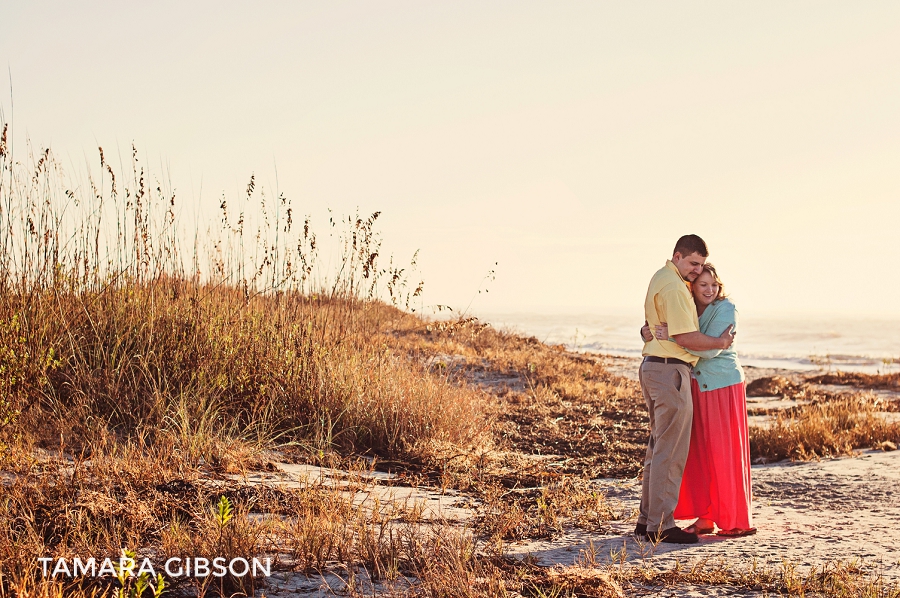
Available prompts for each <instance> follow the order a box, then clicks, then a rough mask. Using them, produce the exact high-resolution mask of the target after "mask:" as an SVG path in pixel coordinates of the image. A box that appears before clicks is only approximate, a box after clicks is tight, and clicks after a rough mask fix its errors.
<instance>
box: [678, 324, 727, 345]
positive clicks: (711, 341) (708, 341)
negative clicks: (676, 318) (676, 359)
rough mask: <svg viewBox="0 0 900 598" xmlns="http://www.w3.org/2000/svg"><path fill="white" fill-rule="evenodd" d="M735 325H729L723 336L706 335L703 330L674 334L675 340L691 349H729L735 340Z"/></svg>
mask: <svg viewBox="0 0 900 598" xmlns="http://www.w3.org/2000/svg"><path fill="white" fill-rule="evenodd" d="M733 328H734V327H733V326H728V328H726V329H725V332H723V333H722V335H721V336H706V335H705V334H703V333H702V332H685V333H684V334H673V335H672V338H673V339H675V342H676V343H678V344H679V345H681V346H682V347H684V348H685V349H690V350H691V351H709V350H710V349H727V348H728V347H730V346H731V343H733V342H734V334H733V333H732V332H731V331H732V329H733Z"/></svg>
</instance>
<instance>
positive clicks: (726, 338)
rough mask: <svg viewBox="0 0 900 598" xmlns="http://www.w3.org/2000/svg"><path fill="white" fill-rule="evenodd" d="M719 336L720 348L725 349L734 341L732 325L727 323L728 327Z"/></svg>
mask: <svg viewBox="0 0 900 598" xmlns="http://www.w3.org/2000/svg"><path fill="white" fill-rule="evenodd" d="M719 338H720V339H721V340H722V343H723V344H722V347H721V348H722V349H723V350H724V349H727V348H728V347H730V346H731V343H733V342H734V326H731V325H729V326H728V328H726V329H725V332H723V333H722V334H720V335H719Z"/></svg>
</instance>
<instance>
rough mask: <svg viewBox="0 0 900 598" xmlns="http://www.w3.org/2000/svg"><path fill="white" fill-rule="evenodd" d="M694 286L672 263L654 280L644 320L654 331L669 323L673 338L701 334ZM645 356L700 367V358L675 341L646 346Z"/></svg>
mask: <svg viewBox="0 0 900 598" xmlns="http://www.w3.org/2000/svg"><path fill="white" fill-rule="evenodd" d="M689 286H690V283H688V282H687V281H686V280H685V279H683V278H682V277H681V273H680V272H678V268H676V267H675V264H673V263H672V260H666V265H665V266H664V267H663V268H660V270H659V271H658V272H657V273H656V274H654V275H653V278H651V279H650V287H649V288H648V289H647V298H646V299H644V317H645V318H646V319H647V323H648V324H650V330H651V332H652V331H653V329H654V327H655V326H656V325H657V324H660V323H662V322H666V323H667V324H668V325H669V336H670V337H672V336H675V335H676V334H685V333H687V332H697V331H698V330H700V323H699V321H698V319H697V306H696V305H694V298H693V297H692V296H691V292H690V290H688V289H689ZM642 353H643V355H653V356H656V357H675V358H676V359H680V360H682V361H686V362H688V363H690V364H691V365H696V364H697V361H699V360H700V358H699V357H698V356H696V355H691V354H690V353H688V351H687V350H686V349H684V348H683V347H681V346H679V345H678V344H677V343H673V342H672V341H668V340H665V341H661V340H657V339H656V337H654V338H653V340H651V341H649V342H646V343H644V350H643V352H642Z"/></svg>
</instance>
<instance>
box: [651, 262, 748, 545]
mask: <svg viewBox="0 0 900 598" xmlns="http://www.w3.org/2000/svg"><path fill="white" fill-rule="evenodd" d="M691 294H692V295H693V296H694V303H695V304H696V305H697V315H698V316H699V317H700V332H702V333H703V334H707V335H709V336H718V335H720V334H722V333H723V332H724V331H725V329H726V328H728V327H729V326H732V327H733V330H734V332H737V311H736V310H735V308H734V304H733V303H732V302H731V300H730V299H727V298H726V295H725V287H724V286H723V285H722V281H721V279H719V275H718V274H717V273H716V269H715V267H713V265H712V264H706V265H705V266H703V271H702V272H701V273H700V275H699V276H698V277H697V279H696V280H695V281H694V282H693V283H692V284H691ZM641 336H642V337H643V338H644V340H650V338H651V335H650V329H649V327H648V326H646V325H645V326H644V327H643V328H642V329H641ZM656 338H659V339H669V331H668V328H667V327H666V325H665V324H663V325H661V326H658V327H657V329H656ZM669 340H672V339H669ZM691 353H693V354H694V355H698V356H700V361H699V362H698V363H697V365H696V366H694V369H693V372H692V373H691V396H692V398H693V403H694V420H693V424H692V426H691V444H690V449H689V451H688V458H687V463H686V464H685V468H684V476H683V477H682V480H681V493H680V494H679V497H678V506H677V507H676V509H675V518H676V519H694V518H697V521H695V522H694V524H693V525H692V526H691V527H689V528H687V529H686V530H685V531H688V532H693V533H696V534H711V533H713V532H714V531H715V529H716V526H718V527H719V532H718V535H720V536H728V537H739V536H749V535H751V534H755V533H756V528H754V527H753V519H752V515H751V513H750V498H751V490H750V441H749V433H748V430H747V399H746V395H745V392H744V391H745V388H744V370H743V369H742V368H741V364H740V362H739V361H738V358H737V353H736V352H735V350H734V347H733V346H732V347H731V348H729V349H725V350H724V351H722V350H712V351H691Z"/></svg>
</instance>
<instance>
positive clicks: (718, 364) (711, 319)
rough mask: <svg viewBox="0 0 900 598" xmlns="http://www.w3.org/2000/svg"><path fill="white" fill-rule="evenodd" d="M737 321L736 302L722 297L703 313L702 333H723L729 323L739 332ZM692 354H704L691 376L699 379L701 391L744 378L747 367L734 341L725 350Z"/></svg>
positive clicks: (728, 384)
mask: <svg viewBox="0 0 900 598" xmlns="http://www.w3.org/2000/svg"><path fill="white" fill-rule="evenodd" d="M737 320H738V314H737V310H736V309H735V308H734V303H732V302H731V300H730V299H719V300H718V301H714V302H713V303H711V304H710V305H709V306H708V307H707V308H706V309H705V310H704V312H703V313H702V314H701V315H700V332H702V333H703V334H706V335H708V336H719V335H720V334H722V333H723V332H725V329H726V328H728V326H734V332H737ZM690 353H692V354H694V355H698V356H699V357H700V361H698V362H697V365H695V366H694V370H693V372H691V375H692V376H693V377H694V378H696V379H697V384H698V385H699V386H700V390H701V391H703V392H708V391H710V390H716V389H719V388H725V387H726V386H731V385H733V384H738V383H740V382H743V381H744V370H743V368H741V362H740V361H738V356H737V351H735V350H734V345H733V344H732V345H731V347H729V348H728V349H725V350H724V351H723V350H721V349H711V350H709V351H690Z"/></svg>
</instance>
